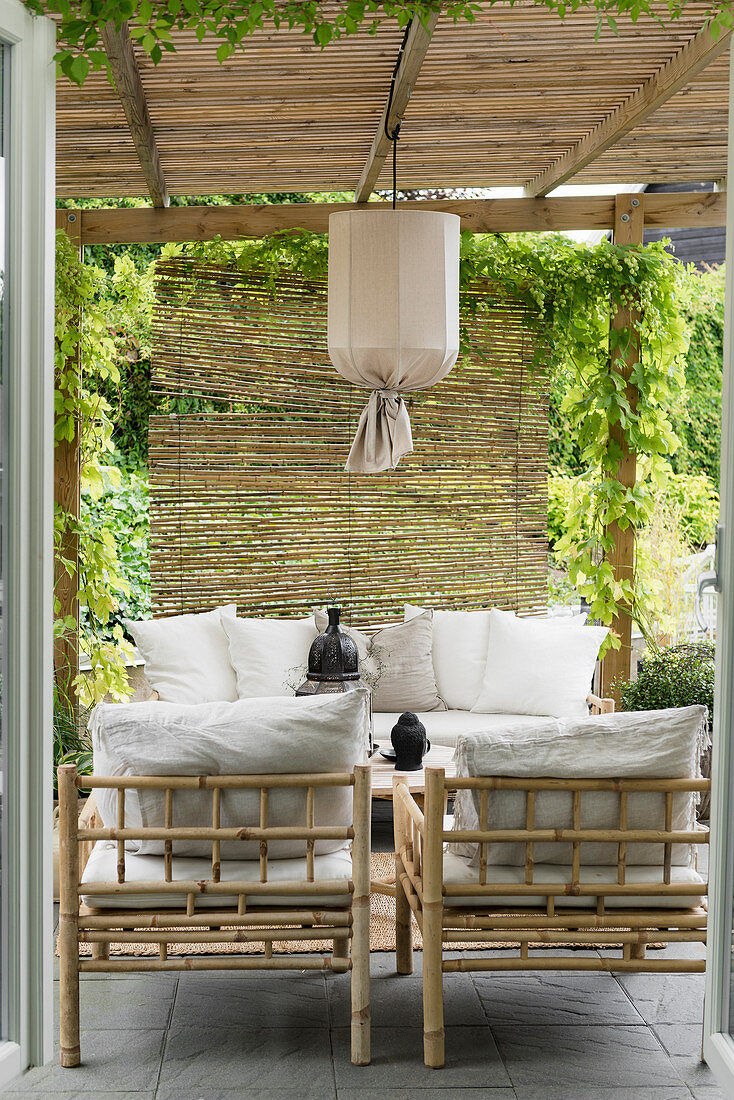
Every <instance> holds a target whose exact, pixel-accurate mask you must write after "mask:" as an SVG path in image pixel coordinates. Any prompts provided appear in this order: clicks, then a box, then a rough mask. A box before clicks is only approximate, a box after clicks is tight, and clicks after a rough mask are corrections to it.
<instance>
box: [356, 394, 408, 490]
mask: <svg viewBox="0 0 734 1100" xmlns="http://www.w3.org/2000/svg"><path fill="white" fill-rule="evenodd" d="M412 453H413V435H412V432H411V430H410V418H409V417H408V410H407V409H406V407H405V402H404V401H403V399H402V397H401V396H400V394H399V393H398V392H397V390H373V391H372V393H371V394H370V399H369V401H368V402H367V404H366V405H365V407H364V410H363V411H362V415H361V416H360V418H359V424H358V425H357V434H356V435H355V437H354V442H353V443H352V449H351V450H350V452H349V457H348V458H347V465H346V469H347V470H349V471H350V472H351V473H354V474H379V473H381V472H382V471H383V470H392V469H394V468H395V466H397V464H398V462H399V461H400V459H401V458H403V457H404V455H409V454H412Z"/></svg>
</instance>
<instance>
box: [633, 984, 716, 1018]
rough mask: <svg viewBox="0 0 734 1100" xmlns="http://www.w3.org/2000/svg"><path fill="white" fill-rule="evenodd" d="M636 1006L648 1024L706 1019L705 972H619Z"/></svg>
mask: <svg viewBox="0 0 734 1100" xmlns="http://www.w3.org/2000/svg"><path fill="white" fill-rule="evenodd" d="M615 977H616V980H617V981H618V982H619V984H620V985H621V986H622V988H623V989H625V990H626V991H627V994H628V995H629V997H630V998H631V999H632V1001H633V1003H634V1006H635V1008H636V1009H637V1011H638V1012H639V1013H640V1015H641V1016H642V1017H643V1019H644V1020H646V1021H647V1023H649V1024H654V1023H658V1022H661V1023H668V1024H696V1023H701V1022H702V1021H703V994H704V986H705V976H704V975H703V974H617V975H615Z"/></svg>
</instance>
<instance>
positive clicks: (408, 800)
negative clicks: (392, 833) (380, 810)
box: [392, 775, 425, 840]
mask: <svg viewBox="0 0 734 1100" xmlns="http://www.w3.org/2000/svg"><path fill="white" fill-rule="evenodd" d="M392 789H393V819H394V821H395V825H396V830H398V831H399V833H400V836H401V839H405V840H410V839H411V837H410V825H409V822H410V820H412V821H413V822H415V825H416V828H417V829H418V832H419V833H420V834H421V835H423V834H424V833H425V820H424V817H423V811H422V810H421V808H420V806H419V805H418V803H417V802H416V800H415V798H414V796H413V795H412V794H411V792H410V790H409V788H408V785H407V783H406V782H405V778H404V777H403V776H398V775H396V776H393V782H392ZM396 806H397V807H398V811H399V812H398V813H395V807H396ZM396 839H397V832H396Z"/></svg>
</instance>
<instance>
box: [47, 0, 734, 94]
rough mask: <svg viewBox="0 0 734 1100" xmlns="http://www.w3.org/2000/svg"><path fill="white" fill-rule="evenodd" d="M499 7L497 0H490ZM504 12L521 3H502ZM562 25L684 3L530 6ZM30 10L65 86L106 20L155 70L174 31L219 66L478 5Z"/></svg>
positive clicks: (273, 1)
mask: <svg viewBox="0 0 734 1100" xmlns="http://www.w3.org/2000/svg"><path fill="white" fill-rule="evenodd" d="M492 2H493V3H499V2H500V0H492ZM505 2H509V4H510V6H515V5H517V4H519V3H520V0H505ZM535 2H536V3H537V4H538V5H539V6H542V7H544V8H547V9H548V10H550V11H553V12H555V13H556V14H557V15H558V16H559V18H561V19H563V18H565V16H566V15H567V14H570V13H573V12H576V11H589V12H591V13H593V14H594V15H595V16H596V34H597V36H598V35H599V33H600V32H601V30H602V29H603V28H604V27H609V28H611V30H612V31H614V32H615V33H616V32H617V20H618V19H619V18H620V17H624V18H628V19H629V20H630V21H631V22H632V23H636V22H637V21H638V19H639V18H640V16H642V15H647V16H651V17H652V18H653V19H655V20H656V21H658V22H659V23H664V22H665V21H673V20H675V19H677V18H678V17H679V16H680V15H681V14H682V12H683V11H684V10H685V8H686V0H667V3H662V4H659V3H656V2H655V0H535ZM25 3H26V5H27V6H28V7H29V8H30V9H31V10H32V11H34V12H37V13H38V14H43V15H49V16H51V17H53V18H54V19H55V20H56V23H57V28H58V46H59V49H58V53H57V55H56V57H57V61H58V63H59V66H60V68H61V71H62V73H64V74H65V75H66V76H67V77H68V78H69V79H70V80H72V81H74V82H75V83H77V84H83V83H84V81H85V80H86V77H87V75H88V73H89V72H90V71H93V70H95V69H101V68H105V67H106V66H107V55H106V54H105V51H104V48H103V45H102V35H101V29H102V27H104V25H105V24H106V23H108V22H111V23H113V24H114V25H115V26H116V27H117V29H118V30H119V28H120V27H121V26H122V24H123V23H124V22H127V23H128V24H129V27H130V34H131V37H132V38H133V40H134V41H135V42H136V43H137V44H138V45H139V46H140V48H141V49H143V50H144V51H145V53H146V54H147V55H148V57H150V59H151V61H152V62H153V64H155V65H157V64H158V63H159V62H160V61H161V60H162V58H163V57H164V56H165V54H167V53H175V52H176V42H175V39H174V38H173V32H174V31H184V30H185V31H189V32H190V33H193V34H194V35H195V36H196V37H197V39H198V40H199V41H200V42H201V41H203V39H204V38H205V37H206V36H211V37H213V38H215V39H218V40H219V46H218V47H217V58H218V60H219V61H220V63H221V62H223V61H226V59H227V58H228V57H231V56H232V55H233V54H234V53H236V52H237V50H238V49H241V48H242V47H243V46H244V45H245V43H246V42H247V40H248V38H249V37H250V36H251V35H252V34H254V33H255V32H256V31H258V30H261V29H262V28H264V27H265V28H272V29H274V30H277V29H278V28H280V27H287V28H289V29H291V30H292V29H300V30H301V31H303V33H304V34H306V35H308V36H310V37H311V38H312V40H313V41H314V42H315V43H316V45H317V46H320V47H321V48H324V47H325V46H328V45H329V43H330V42H332V41H334V40H336V39H340V38H343V37H344V36H345V35H350V34H355V33H356V32H357V31H359V30H368V31H369V32H371V33H374V32H375V31H376V30H377V28H378V27H379V26H380V24H381V23H383V22H385V21H386V20H395V21H397V23H398V26H399V27H405V26H407V24H408V22H409V21H410V20H411V19H413V18H417V19H422V20H424V21H425V20H426V19H428V18H429V17H430V16H431V15H433V14H435V13H436V12H438V11H439V10H441V11H442V13H443V15H444V17H448V18H451V19H453V20H454V22H459V21H465V22H469V23H472V22H474V21H475V19H476V18H477V16H478V15H479V14H480V13H481V12H482V9H483V8H484V7H485V5H484V4H479V3H476V2H475V0H444V2H443V3H441V0H408V2H400V0H348V2H346V3H343V4H331V3H321V2H319V0H258V2H256V3H239V4H232V3H222V0H162V2H161V3H156V2H154V0H25ZM707 17H708V18H709V20H710V25H711V27H712V32H713V33H714V34H715V35H716V34H718V33H720V31H721V30H722V29H724V28H728V27H730V26H731V22H732V10H731V0H723V2H720V3H719V4H717V5H716V6H714V5H713V4H712V5H711V7H710V9H709V11H708V13H707Z"/></svg>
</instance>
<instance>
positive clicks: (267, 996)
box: [171, 971, 349, 1028]
mask: <svg viewBox="0 0 734 1100" xmlns="http://www.w3.org/2000/svg"><path fill="white" fill-rule="evenodd" d="M197 1020H205V1021H206V1024H207V1026H208V1027H217V1026H220V1027H252V1026H253V1025H254V1026H255V1027H258V1028H260V1027H324V1028H326V1027H328V1021H329V1014H328V1008H327V1003H326V986H325V984H324V979H323V975H321V974H314V973H305V974H287V973H282V972H280V973H279V972H277V971H273V972H271V973H267V974H266V973H259V972H257V971H254V972H252V973H237V972H235V971H220V972H218V973H208V972H199V973H197V974H182V975H181V976H180V978H179V983H178V992H177V993H176V1001H175V1005H174V1009H173V1017H172V1021H171V1026H172V1027H182V1028H184V1027H191V1026H192V1025H193V1024H195V1023H196V1021H197ZM348 1022H349V1016H347V1018H346V1020H345V1023H348Z"/></svg>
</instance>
